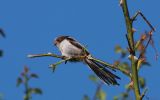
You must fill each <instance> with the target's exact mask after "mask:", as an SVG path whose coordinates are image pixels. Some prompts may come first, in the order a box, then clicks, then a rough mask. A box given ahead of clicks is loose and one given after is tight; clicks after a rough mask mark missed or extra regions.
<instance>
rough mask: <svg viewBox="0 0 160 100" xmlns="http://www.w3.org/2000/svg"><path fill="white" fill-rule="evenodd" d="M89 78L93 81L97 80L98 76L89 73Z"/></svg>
mask: <svg viewBox="0 0 160 100" xmlns="http://www.w3.org/2000/svg"><path fill="white" fill-rule="evenodd" d="M89 79H90V80H91V81H93V82H95V83H97V82H98V78H97V77H96V76H95V75H89Z"/></svg>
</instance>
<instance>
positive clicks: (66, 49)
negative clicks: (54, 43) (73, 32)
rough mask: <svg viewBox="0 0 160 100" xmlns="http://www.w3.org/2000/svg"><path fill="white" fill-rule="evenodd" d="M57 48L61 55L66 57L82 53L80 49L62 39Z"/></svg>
mask: <svg viewBox="0 0 160 100" xmlns="http://www.w3.org/2000/svg"><path fill="white" fill-rule="evenodd" d="M59 49H60V51H61V53H62V56H66V57H72V56H78V55H80V54H81V53H82V50H81V49H79V48H77V47H76V46H74V45H72V44H71V43H70V42H69V41H68V40H63V41H62V42H61V43H60V45H59Z"/></svg>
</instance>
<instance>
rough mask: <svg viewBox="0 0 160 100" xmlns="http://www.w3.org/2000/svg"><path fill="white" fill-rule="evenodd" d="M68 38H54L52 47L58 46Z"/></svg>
mask: <svg viewBox="0 0 160 100" xmlns="http://www.w3.org/2000/svg"><path fill="white" fill-rule="evenodd" d="M68 37H69V36H59V37H57V38H55V40H54V45H55V46H58V45H59V44H60V43H61V42H62V41H63V40H64V39H66V38H68Z"/></svg>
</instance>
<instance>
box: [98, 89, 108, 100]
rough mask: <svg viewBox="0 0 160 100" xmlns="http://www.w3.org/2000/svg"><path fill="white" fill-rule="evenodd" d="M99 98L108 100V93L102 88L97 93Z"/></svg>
mask: <svg viewBox="0 0 160 100" xmlns="http://www.w3.org/2000/svg"><path fill="white" fill-rule="evenodd" d="M96 96H97V98H98V100H106V93H105V92H104V91H103V90H102V89H100V90H99V91H98V92H97V94H96Z"/></svg>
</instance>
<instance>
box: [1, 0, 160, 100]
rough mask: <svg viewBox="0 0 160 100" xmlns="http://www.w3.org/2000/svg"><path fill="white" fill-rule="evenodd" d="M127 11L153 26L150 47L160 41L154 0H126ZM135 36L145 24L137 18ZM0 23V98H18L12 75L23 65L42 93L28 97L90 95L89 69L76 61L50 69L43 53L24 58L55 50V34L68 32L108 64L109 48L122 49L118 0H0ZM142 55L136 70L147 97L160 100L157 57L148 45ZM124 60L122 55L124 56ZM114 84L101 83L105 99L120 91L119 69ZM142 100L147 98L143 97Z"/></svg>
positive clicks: (74, 99)
mask: <svg viewBox="0 0 160 100" xmlns="http://www.w3.org/2000/svg"><path fill="white" fill-rule="evenodd" d="M128 3H129V9H130V14H131V15H134V14H135V12H136V11H138V10H140V11H141V12H142V13H143V14H144V15H145V16H146V17H147V18H148V20H149V21H150V22H151V23H152V24H153V26H154V27H155V28H156V32H155V33H154V34H153V38H154V42H155V47H156V48H157V49H159V46H160V38H159V37H160V34H159V29H160V28H159V23H160V20H159V19H160V13H159V12H158V9H160V6H159V3H160V1H159V0H154V1H152V0H134V1H130V0H129V2H128ZM134 27H135V29H136V31H137V32H136V36H137V37H138V35H139V34H140V33H143V32H144V31H149V30H150V28H149V27H148V26H147V25H146V24H145V22H144V21H143V20H142V18H141V17H138V19H137V21H136V22H135V24H134ZM0 28H2V29H3V30H4V32H5V34H6V38H2V37H0V49H1V50H3V57H1V58H0V93H1V95H2V96H3V98H4V100H22V99H23V95H24V92H23V90H24V87H23V86H21V87H19V88H17V87H16V80H17V77H18V76H19V75H20V73H21V72H22V70H23V68H24V66H28V67H29V69H30V70H31V71H32V72H35V73H37V74H38V75H39V77H40V78H39V79H37V80H36V79H35V80H33V81H31V83H30V84H31V85H32V86H33V87H34V86H36V87H40V88H41V89H42V90H43V95H41V96H33V100H52V99H54V100H82V98H83V96H84V94H87V95H89V96H91V97H93V95H94V93H95V89H96V85H95V84H94V83H93V82H92V81H90V80H89V79H88V76H89V75H91V74H93V72H92V71H91V70H90V69H89V68H88V67H87V66H86V65H84V64H82V63H67V64H61V65H59V66H58V68H57V69H56V70H55V72H54V73H52V71H51V70H50V69H49V68H48V67H49V65H50V64H53V63H55V62H57V61H58V60H59V59H56V58H50V57H43V58H35V59H29V58H27V55H28V54H40V53H48V52H53V53H56V54H60V53H59V51H58V49H57V48H56V47H55V46H54V45H53V40H54V38H56V37H57V36H59V35H69V36H72V37H74V38H76V39H77V40H78V41H80V42H81V43H82V44H84V45H86V46H87V48H88V49H89V51H90V52H91V53H92V55H94V56H95V57H97V58H99V59H102V60H104V61H107V62H109V63H114V61H116V60H117V59H118V58H119V56H120V55H119V54H116V53H115V51H114V48H115V46H116V45H120V46H121V47H122V48H126V46H127V41H126V38H125V34H126V29H125V23H124V18H123V13H122V9H121V7H120V5H119V0H100V1H98V0H0ZM147 51H148V52H147V57H148V58H147V60H148V61H149V62H150V64H151V66H149V67H145V68H143V70H140V75H141V76H143V77H145V79H146V81H147V88H148V90H149V91H148V92H147V94H146V95H147V97H148V98H149V99H150V100H158V99H160V95H159V94H158V93H159V92H160V90H159V84H160V79H159V75H160V74H159V70H160V67H159V65H160V62H159V59H158V60H156V59H155V51H154V49H153V48H152V47H151V46H149V49H148V50H147ZM124 59H125V60H127V57H126V58H124ZM116 74H117V75H118V76H120V77H121V80H119V81H118V82H119V83H120V86H107V85H103V90H104V91H105V92H106V93H107V95H106V96H107V99H108V100H112V98H113V97H114V96H115V95H118V94H120V93H121V92H123V91H125V88H124V86H125V85H126V84H127V83H129V81H130V80H129V78H128V77H126V76H125V75H124V74H122V73H121V72H119V71H117V72H116ZM144 99H147V98H144Z"/></svg>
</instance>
